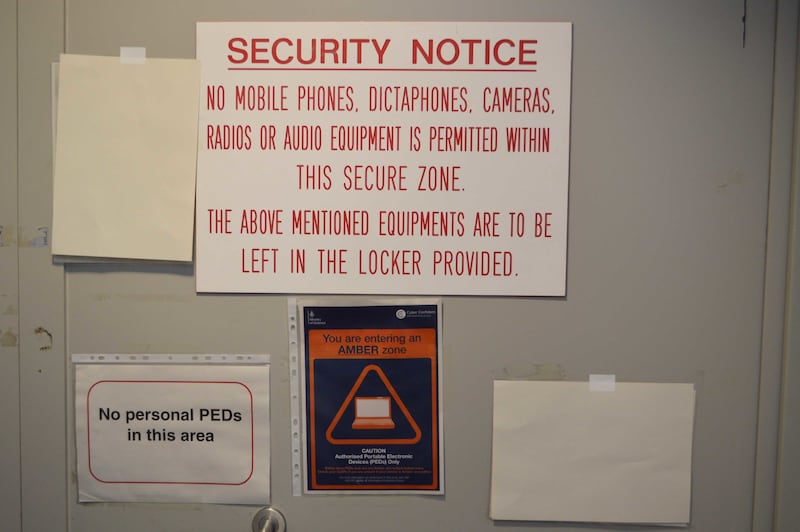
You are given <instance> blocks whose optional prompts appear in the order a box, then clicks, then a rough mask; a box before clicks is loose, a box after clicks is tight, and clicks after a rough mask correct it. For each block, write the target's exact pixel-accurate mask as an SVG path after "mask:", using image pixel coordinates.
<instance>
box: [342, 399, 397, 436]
mask: <svg viewBox="0 0 800 532" xmlns="http://www.w3.org/2000/svg"><path fill="white" fill-rule="evenodd" d="M355 400H356V417H355V419H354V420H353V425H352V427H353V428H354V429H361V430H366V429H393V428H394V421H392V399H391V398H390V397H356V398H355Z"/></svg>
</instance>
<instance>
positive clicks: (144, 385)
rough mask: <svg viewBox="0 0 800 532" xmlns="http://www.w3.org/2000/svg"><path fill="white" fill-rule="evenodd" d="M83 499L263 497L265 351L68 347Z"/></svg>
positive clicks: (235, 500) (234, 500)
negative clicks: (113, 351)
mask: <svg viewBox="0 0 800 532" xmlns="http://www.w3.org/2000/svg"><path fill="white" fill-rule="evenodd" d="M73 362H74V363H75V364H74V366H75V439H76V453H77V457H78V491H79V500H80V501H81V502H97V501H118V502H206V503H231V504H264V503H266V502H269V497H270V490H269V455H270V452H269V365H268V357H267V356H266V355H195V356H192V357H186V356H183V357H182V356H178V355H138V356H137V355H74V356H73Z"/></svg>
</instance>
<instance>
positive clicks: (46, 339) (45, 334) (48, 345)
mask: <svg viewBox="0 0 800 532" xmlns="http://www.w3.org/2000/svg"><path fill="white" fill-rule="evenodd" d="M33 332H35V333H36V335H37V336H38V337H39V338H40V340H42V341H43V343H42V345H40V346H39V351H47V350H49V349H52V348H53V335H52V334H50V331H48V330H47V329H45V328H44V327H41V326H40V327H36V329H34V330H33Z"/></svg>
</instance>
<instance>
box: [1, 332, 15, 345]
mask: <svg viewBox="0 0 800 532" xmlns="http://www.w3.org/2000/svg"><path fill="white" fill-rule="evenodd" d="M16 346H17V335H16V334H14V333H13V332H11V331H6V332H4V333H3V334H0V347H16Z"/></svg>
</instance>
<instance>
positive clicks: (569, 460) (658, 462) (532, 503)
mask: <svg viewBox="0 0 800 532" xmlns="http://www.w3.org/2000/svg"><path fill="white" fill-rule="evenodd" d="M694 402H695V391H694V385H692V384H662V383H619V382H618V383H616V385H615V387H614V388H613V391H595V390H593V389H592V388H591V387H590V385H589V383H588V382H543V381H495V383H494V420H493V436H492V482H491V501H490V516H491V518H492V519H495V520H522V521H565V522H597V523H636V524H660V525H687V524H688V523H689V519H690V503H691V462H692V431H693V425H694Z"/></svg>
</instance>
